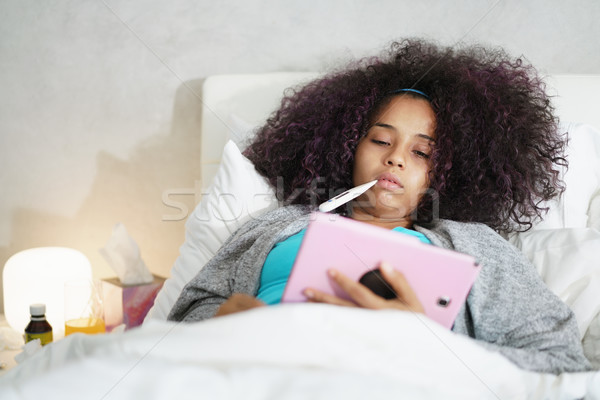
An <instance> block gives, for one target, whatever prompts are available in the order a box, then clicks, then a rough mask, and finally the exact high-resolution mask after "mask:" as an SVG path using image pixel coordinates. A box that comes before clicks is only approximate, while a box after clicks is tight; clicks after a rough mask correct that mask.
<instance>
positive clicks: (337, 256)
mask: <svg viewBox="0 0 600 400" xmlns="http://www.w3.org/2000/svg"><path fill="white" fill-rule="evenodd" d="M381 261H387V262H388V263H390V264H391V265H392V266H393V267H394V268H396V269H397V270H399V271H402V273H403V274H404V275H405V277H406V279H407V280H408V282H409V283H410V285H411V287H412V288H413V290H414V291H415V293H416V294H417V297H418V298H419V300H420V301H421V304H422V305H423V308H424V309H425V314H426V315H427V316H428V317H430V318H431V319H433V320H434V321H437V322H438V323H440V324H441V325H443V326H445V327H447V328H451V327H452V324H453V323H454V320H455V318H456V316H457V314H458V312H459V310H460V308H461V306H462V305H463V304H464V302H465V299H466V298H467V295H468V294H469V291H470V290H471V286H472V285H473V282H474V281H475V279H476V278H477V274H478V273H479V271H480V266H479V265H478V264H477V263H476V262H475V259H474V258H473V257H471V256H469V255H466V254H462V253H458V252H455V251H452V250H447V249H443V248H441V247H435V246H433V245H430V244H425V243H422V242H421V241H420V240H419V239H417V238H416V237H413V236H410V235H407V234H404V233H400V232H395V231H390V230H387V229H384V228H379V227H377V226H374V225H370V224H366V223H363V222H358V221H354V220H352V219H349V218H344V217H340V216H338V215H334V214H325V213H320V212H315V213H314V214H313V215H312V218H311V222H310V224H309V225H308V228H307V230H306V234H305V235H304V239H303V240H302V244H301V246H300V251H299V252H298V256H297V257H296V261H295V263H294V266H293V268H292V272H291V274H290V277H289V280H288V283H287V285H286V288H285V291H284V293H283V297H282V300H281V301H282V302H284V303H285V302H303V301H306V297H305V296H304V295H303V294H302V292H303V291H304V290H305V289H306V288H308V287H311V288H314V289H317V290H321V291H323V292H327V293H331V294H335V295H337V296H339V297H342V298H346V299H349V298H348V296H347V295H346V294H345V293H344V292H343V291H342V290H341V289H340V288H339V287H337V285H336V284H335V283H334V282H333V281H331V280H330V279H329V278H328V276H327V270H328V269H329V268H336V269H338V270H339V271H341V272H342V273H344V274H345V275H347V276H349V277H350V278H351V279H355V280H356V281H359V280H361V278H362V282H363V283H365V284H366V285H367V286H369V287H371V288H372V289H373V290H374V291H375V292H376V293H377V288H374V287H372V286H371V284H372V283H375V284H377V283H379V285H378V286H379V287H380V288H382V289H385V288H386V287H387V285H386V284H385V283H384V282H383V281H382V278H380V277H378V276H373V273H372V272H371V273H369V271H372V270H374V269H377V267H378V265H379V263H380V262H381ZM376 286H377V285H376ZM378 294H381V293H378ZM381 295H382V294H381Z"/></svg>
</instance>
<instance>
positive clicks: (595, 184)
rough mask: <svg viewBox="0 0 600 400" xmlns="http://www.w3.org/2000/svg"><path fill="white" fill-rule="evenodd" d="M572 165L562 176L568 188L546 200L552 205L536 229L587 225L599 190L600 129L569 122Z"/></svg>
mask: <svg viewBox="0 0 600 400" xmlns="http://www.w3.org/2000/svg"><path fill="white" fill-rule="evenodd" d="M561 130H563V131H567V132H568V137H569V145H568V147H567V159H568V161H569V168H568V170H567V171H566V172H564V171H563V173H562V176H563V179H564V181H565V184H566V186H567V190H566V191H565V192H564V193H563V195H562V197H561V198H560V199H557V200H554V201H552V202H548V203H546V205H547V206H549V207H550V210H549V212H548V214H546V216H545V217H544V220H543V221H541V222H539V223H537V224H536V225H535V226H534V227H533V229H535V230H537V229H559V228H585V227H586V226H589V224H590V221H589V219H590V217H595V216H594V215H591V214H592V211H593V210H591V209H590V208H589V207H590V205H591V201H592V198H593V197H594V196H595V195H596V194H597V193H598V191H600V131H599V130H598V129H596V128H595V127H593V126H591V125H586V124H576V123H566V124H564V125H561Z"/></svg>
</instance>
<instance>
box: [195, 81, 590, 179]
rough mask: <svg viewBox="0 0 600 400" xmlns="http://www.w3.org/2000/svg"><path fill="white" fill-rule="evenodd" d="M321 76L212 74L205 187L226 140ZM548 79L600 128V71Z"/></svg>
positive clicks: (569, 109) (563, 112) (570, 118)
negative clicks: (291, 91)
mask: <svg viewBox="0 0 600 400" xmlns="http://www.w3.org/2000/svg"><path fill="white" fill-rule="evenodd" d="M317 76H318V74H317V73H314V72H276V73H265V74H239V75H215V76H211V77H208V78H207V79H206V80H205V81H204V84H203V88H202V101H203V104H204V106H203V108H202V122H201V127H202V132H201V179H202V188H203V189H205V188H206V187H208V185H209V184H210V182H211V181H212V178H213V176H214V175H215V173H216V171H217V168H218V165H219V162H220V160H221V154H222V151H223V147H224V146H225V143H226V142H227V140H229V139H235V137H239V136H240V135H245V134H247V133H248V132H247V130H248V129H251V127H255V126H258V125H260V124H261V123H262V122H264V121H265V119H266V118H267V117H268V116H269V115H270V114H271V112H273V111H274V110H275V109H276V108H277V107H278V106H279V101H280V99H281V97H282V95H283V92H284V90H285V89H286V88H288V87H291V86H294V85H296V84H299V83H306V82H308V81H310V80H312V79H314V78H315V77H317ZM546 81H547V83H548V91H549V93H550V94H551V95H555V96H556V97H555V98H554V104H555V106H556V109H557V114H558V116H559V117H560V119H561V121H563V122H584V123H588V124H590V125H593V126H595V127H600V75H552V76H549V77H548V78H547V80H546ZM242 121H243V123H241V122H242ZM234 141H235V140H234Z"/></svg>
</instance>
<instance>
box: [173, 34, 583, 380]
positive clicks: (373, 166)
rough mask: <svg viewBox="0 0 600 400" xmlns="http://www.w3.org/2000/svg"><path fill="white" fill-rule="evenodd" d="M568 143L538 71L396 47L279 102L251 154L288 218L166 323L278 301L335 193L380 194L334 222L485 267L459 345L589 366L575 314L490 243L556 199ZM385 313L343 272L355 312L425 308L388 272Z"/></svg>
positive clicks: (313, 295) (476, 53)
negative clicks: (317, 214)
mask: <svg viewBox="0 0 600 400" xmlns="http://www.w3.org/2000/svg"><path fill="white" fill-rule="evenodd" d="M564 146H565V138H564V137H563V136H562V135H561V134H560V133H559V132H558V130H557V121H556V119H555V117H554V116H553V114H552V107H551V105H550V102H549V100H548V98H547V96H546V94H545V92H544V88H543V84H542V82H541V81H540V80H539V79H538V78H537V76H536V74H535V71H534V70H533V68H531V67H529V66H524V65H523V64H522V63H521V61H520V60H516V61H512V60H511V59H510V58H509V57H508V56H507V55H506V54H504V53H503V52H501V51H498V50H495V51H490V50H486V49H482V48H474V47H471V48H467V49H458V50H457V49H451V48H442V47H438V46H435V45H433V44H430V43H426V42H421V41H405V42H402V43H395V44H394V45H393V46H392V49H391V52H390V54H389V55H387V56H385V57H380V58H377V59H370V60H366V61H363V62H362V63H359V64H358V65H355V66H352V67H350V68H348V69H345V70H343V71H339V72H336V73H333V74H331V75H329V76H326V77H324V78H322V79H319V80H317V81H315V82H312V83H310V84H308V85H307V86H305V87H303V88H301V89H299V90H298V91H296V92H293V93H291V94H289V96H287V97H286V98H285V99H284V100H283V102H282V106H281V108H280V109H279V110H278V111H277V112H275V113H274V115H273V116H272V117H271V118H270V119H269V120H268V121H267V123H266V124H265V125H264V126H263V127H262V128H261V129H260V130H259V131H258V132H257V135H256V138H255V139H254V141H253V143H252V144H251V145H250V147H249V148H248V150H247V151H246V155H247V156H248V158H249V159H250V160H251V161H252V162H253V163H254V164H255V166H256V169H257V171H259V172H260V173H261V174H263V175H264V176H266V177H267V178H269V179H270V180H271V182H272V183H273V185H274V186H276V187H277V189H278V193H279V196H280V200H282V201H283V202H285V203H286V204H288V206H286V207H282V208H279V209H277V210H275V211H273V212H270V213H267V214H266V215H264V216H262V217H261V218H260V219H257V220H254V221H251V222H249V223H248V224H246V225H245V226H243V227H242V228H241V229H240V230H239V231H238V232H236V233H235V234H234V235H232V237H231V238H230V239H229V240H228V241H227V242H226V243H225V245H224V246H223V248H222V249H221V251H220V252H219V253H218V254H217V256H216V257H215V258H214V259H213V260H211V261H210V262H209V263H208V264H207V265H206V266H205V267H204V268H203V269H202V271H201V272H200V273H199V274H198V276H197V277H196V278H195V279H194V280H192V281H191V282H190V283H189V284H188V285H187V286H186V288H185V289H184V291H183V293H182V294H181V296H180V298H179V299H178V301H177V303H176V304H175V306H174V307H173V309H172V310H171V313H170V315H169V319H171V320H184V321H196V320H202V319H205V318H210V317H212V316H214V315H224V314H228V313H231V312H238V311H242V310H245V309H249V308H253V307H258V306H263V305H264V304H265V303H269V304H274V303H277V302H278V301H279V299H280V297H281V294H282V292H283V288H284V287H285V283H286V281H287V277H288V276H289V272H290V270H291V266H292V264H293V261H294V258H295V256H296V253H297V251H298V248H299V245H300V242H301V240H302V236H303V234H304V228H306V225H307V223H308V219H309V213H310V211H312V210H314V209H315V207H316V206H317V205H318V204H320V203H321V202H323V201H325V200H327V199H328V198H330V197H332V196H333V195H335V194H336V193H339V192H340V191H341V190H345V189H348V188H350V187H353V186H356V185H360V184H362V183H366V182H369V181H372V180H375V179H376V180H377V184H375V186H373V187H372V188H371V189H370V190H369V191H367V192H366V193H365V194H363V195H362V196H360V197H359V198H358V199H356V201H354V202H352V203H350V204H349V205H348V206H347V207H344V209H343V210H339V211H340V212H341V213H343V214H345V215H347V216H349V217H351V218H353V219H356V220H359V221H363V222H365V223H369V224H375V225H378V226H381V227H384V228H388V229H394V230H400V231H401V232H404V233H406V234H411V235H415V236H418V237H419V238H420V239H421V240H422V241H424V242H427V243H432V244H433V245H436V246H442V247H445V248H449V249H454V250H456V251H460V252H463V253H466V254H470V255H472V256H474V257H476V258H477V259H478V260H479V261H480V262H481V264H482V265H483V268H482V271H481V273H480V275H479V277H478V279H477V281H476V283H475V284H474V285H473V288H472V290H471V292H470V294H469V296H468V298H467V302H466V304H465V306H464V307H463V309H462V310H461V312H460V313H459V315H458V317H457V319H456V321H455V323H454V326H453V328H452V329H453V331H455V332H457V333H461V334H465V335H468V336H470V337H473V338H475V339H477V340H480V341H481V342H482V343H483V344H484V345H485V346H487V347H489V348H492V349H494V350H497V351H499V352H501V353H502V354H504V355H505V356H506V357H508V358H509V359H511V360H512V361H513V362H515V363H516V364H517V365H519V366H521V367H523V368H527V369H531V370H536V371H545V372H554V373H559V372H562V371H580V370H586V369H588V368H590V366H589V363H588V362H587V360H586V359H585V357H584V355H583V352H582V349H581V344H580V341H579V333H578V330H577V325H576V321H575V318H574V315H573V313H572V312H571V311H570V310H569V308H568V307H567V306H566V305H564V303H562V302H561V301H560V299H558V298H557V297H556V296H554V295H553V294H552V293H551V292H550V291H549V290H548V289H547V287H546V286H545V285H544V283H543V282H542V280H541V279H540V277H539V276H538V274H537V272H536V270H535V268H534V267H533V266H532V265H531V264H530V263H529V262H528V261H527V259H525V257H523V256H522V255H521V254H520V253H519V252H518V250H516V249H515V248H514V247H512V246H511V245H510V244H509V243H508V242H507V241H506V240H504V239H503V238H502V236H500V235H499V234H498V233H497V232H498V231H502V232H510V231H513V230H525V229H527V228H529V227H530V226H531V224H532V221H533V220H534V219H536V218H538V217H540V216H541V215H542V213H543V211H544V210H543V208H541V207H540V205H539V204H540V201H543V200H548V199H550V198H553V197H554V196H556V195H557V194H559V193H560V192H561V190H562V187H561V182H560V181H559V179H558V166H560V165H565V164H566V161H565V159H564V158H563V157H562V152H563V149H564ZM381 270H382V273H383V277H384V279H385V280H386V281H387V282H388V284H389V285H390V286H391V287H392V288H393V289H394V291H395V292H396V294H397V297H396V298H395V299H391V300H386V299H383V298H381V297H379V296H377V295H375V294H374V293H373V292H371V291H370V290H369V289H367V288H366V287H364V286H362V285H361V284H360V283H358V282H354V281H352V280H350V279H348V278H347V277H345V276H344V275H343V274H341V273H339V272H338V271H336V270H333V269H332V270H331V271H330V275H331V277H332V279H334V280H335V281H336V282H337V283H338V284H339V285H340V286H341V287H342V289H344V290H345V291H346V292H347V293H348V294H349V295H350V297H351V298H352V299H353V301H352V302H350V301H345V300H342V299H340V298H337V297H335V296H331V295H326V294H324V293H321V292H319V291H316V290H313V289H310V288H309V289H307V290H306V292H305V295H306V296H307V299H308V300H309V301H313V302H324V303H331V304H338V305H346V306H359V307H366V308H374V309H377V308H397V309H400V310H409V311H412V312H422V310H423V308H422V306H421V304H420V303H419V300H418V299H417V297H416V295H415V294H414V292H413V291H412V289H411V288H410V285H409V284H408V282H407V281H406V280H405V279H404V277H403V276H402V274H401V273H399V272H395V271H394V269H393V268H390V266H389V265H386V264H385V263H383V264H382V266H381Z"/></svg>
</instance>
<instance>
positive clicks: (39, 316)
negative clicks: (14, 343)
mask: <svg viewBox="0 0 600 400" xmlns="http://www.w3.org/2000/svg"><path fill="white" fill-rule="evenodd" d="M29 312H30V313H31V321H30V322H29V325H27V327H26V328H25V342H29V341H31V340H34V339H40V341H41V342H42V346H44V345H46V344H48V343H50V342H51V341H52V327H51V326H50V324H49V323H48V321H46V305H45V304H32V305H30V306H29Z"/></svg>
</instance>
